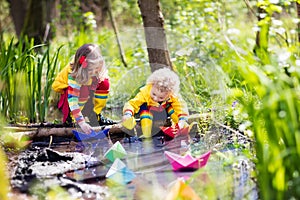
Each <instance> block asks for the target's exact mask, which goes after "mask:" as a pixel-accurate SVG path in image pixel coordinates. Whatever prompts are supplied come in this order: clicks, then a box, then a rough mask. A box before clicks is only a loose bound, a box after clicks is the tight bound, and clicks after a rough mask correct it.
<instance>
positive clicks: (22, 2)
mask: <svg viewBox="0 0 300 200" xmlns="http://www.w3.org/2000/svg"><path fill="white" fill-rule="evenodd" d="M8 2H9V4H10V14H11V16H12V19H13V22H14V25H15V30H16V34H17V36H18V37H20V36H25V35H26V36H28V37H29V38H34V42H35V44H40V43H44V42H46V41H48V40H49V39H51V38H52V33H53V32H52V30H51V29H50V27H51V21H52V19H53V18H54V17H55V16H56V6H57V4H58V3H59V0H9V1H8Z"/></svg>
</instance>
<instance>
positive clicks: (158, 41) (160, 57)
mask: <svg viewBox="0 0 300 200" xmlns="http://www.w3.org/2000/svg"><path fill="white" fill-rule="evenodd" d="M138 5H139V8H140V11H141V15H142V18H143V23H144V31H145V37H146V44H147V51H148V57H149V63H150V67H151V71H152V72H153V71H155V70H157V69H159V68H163V67H168V68H170V69H172V63H171V59H170V55H169V51H168V47H167V39H166V34H165V30H164V18H163V15H162V13H161V9H160V4H159V0H138Z"/></svg>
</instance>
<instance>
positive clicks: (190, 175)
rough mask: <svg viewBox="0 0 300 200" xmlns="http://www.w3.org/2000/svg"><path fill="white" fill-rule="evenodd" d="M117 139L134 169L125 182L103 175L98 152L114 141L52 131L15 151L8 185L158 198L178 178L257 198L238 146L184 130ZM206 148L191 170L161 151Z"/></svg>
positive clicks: (203, 189) (221, 193) (203, 190)
mask: <svg viewBox="0 0 300 200" xmlns="http://www.w3.org/2000/svg"><path fill="white" fill-rule="evenodd" d="M117 141H119V142H120V143H121V144H122V146H123V147H124V149H125V151H126V153H127V155H126V156H125V157H124V158H122V159H121V161H122V162H123V163H124V164H125V165H126V167H127V168H128V169H130V170H131V171H132V172H133V173H134V174H135V178H134V179H133V180H132V181H131V182H129V183H128V184H115V183H112V182H110V181H109V180H108V179H107V178H106V174H107V172H108V171H109V169H110V167H111V166H112V162H111V161H110V160H108V159H107V158H105V157H104V154H105V153H106V152H107V151H108V150H109V149H110V147H111V146H112V145H113V143H115V142H116V141H114V142H112V140H110V139H108V138H104V139H101V140H97V141H84V142H78V141H77V140H76V139H75V138H60V137H54V139H53V141H52V143H51V146H50V147H48V146H49V139H47V138H44V139H39V140H36V141H33V142H32V144H31V146H30V147H29V148H28V149H26V150H25V151H24V152H23V153H21V154H20V155H19V158H18V165H17V167H16V169H15V173H14V176H13V177H12V180H11V183H12V186H13V187H14V188H15V189H16V190H19V191H21V192H25V193H31V194H35V195H37V192H36V191H37V190H41V188H43V189H42V190H43V191H44V192H43V193H42V194H41V193H39V195H46V193H47V191H48V190H49V188H51V187H53V185H59V186H61V187H64V188H65V189H67V191H68V192H69V193H70V194H71V195H72V196H73V197H76V198H83V199H109V198H112V196H113V197H115V198H116V199H149V198H144V196H145V195H147V193H149V194H148V195H152V196H153V195H156V196H157V197H158V198H157V199H164V198H163V197H164V196H165V195H166V194H167V193H168V192H169V190H170V187H171V186H172V183H174V181H176V180H177V179H178V178H183V179H185V180H187V182H188V184H189V185H190V186H191V187H192V188H193V189H194V190H195V192H196V193H197V194H199V196H200V197H201V198H204V199H258V197H257V195H258V194H257V189H256V185H255V182H254V180H253V179H252V177H251V170H253V166H252V164H251V163H250V161H249V160H248V159H247V158H245V157H244V156H243V155H242V154H241V151H240V150H239V149H236V148H233V149H231V148H224V149H222V150H217V149H213V148H215V146H213V147H212V146H209V145H208V144H207V143H206V142H205V141H204V138H202V139H195V138H193V139H192V140H190V139H189V138H188V137H187V136H184V137H176V138H174V139H173V140H170V141H167V142H163V141H162V139H161V136H156V137H153V138H152V139H149V140H141V139H138V138H135V137H125V138H118V140H117ZM183 141H184V142H183ZM190 141H191V142H190ZM183 144H184V145H183ZM208 150H212V154H211V157H210V158H209V161H208V163H207V165H206V166H205V167H204V168H201V169H200V170H196V171H195V170H193V171H189V170H185V171H176V172H174V171H173V170H172V166H171V164H170V162H169V161H168V159H167V158H166V156H165V154H164V152H165V151H170V152H173V153H176V154H180V155H183V154H184V153H186V152H187V151H190V152H192V153H193V154H195V155H197V154H198V155H201V154H202V153H205V152H207V151H208ZM226 163H227V164H226ZM36 188H38V189H36ZM212 191H213V192H212ZM148 197H149V196H148ZM150 199H152V198H150Z"/></svg>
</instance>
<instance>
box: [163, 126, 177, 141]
mask: <svg viewBox="0 0 300 200" xmlns="http://www.w3.org/2000/svg"><path fill="white" fill-rule="evenodd" d="M160 129H161V130H162V131H163V132H164V134H166V135H167V136H169V137H171V138H172V139H173V138H174V137H175V134H176V132H177V129H175V128H173V127H171V126H169V127H164V126H162V127H160Z"/></svg>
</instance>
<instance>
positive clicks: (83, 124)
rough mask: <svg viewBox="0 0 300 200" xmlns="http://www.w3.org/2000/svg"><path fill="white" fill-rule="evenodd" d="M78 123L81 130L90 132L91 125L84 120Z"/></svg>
mask: <svg viewBox="0 0 300 200" xmlns="http://www.w3.org/2000/svg"><path fill="white" fill-rule="evenodd" d="M78 125H79V126H80V128H81V130H82V131H83V132H85V133H86V134H90V133H91V132H92V127H91V126H90V125H89V124H88V123H86V122H79V123H78Z"/></svg>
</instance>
